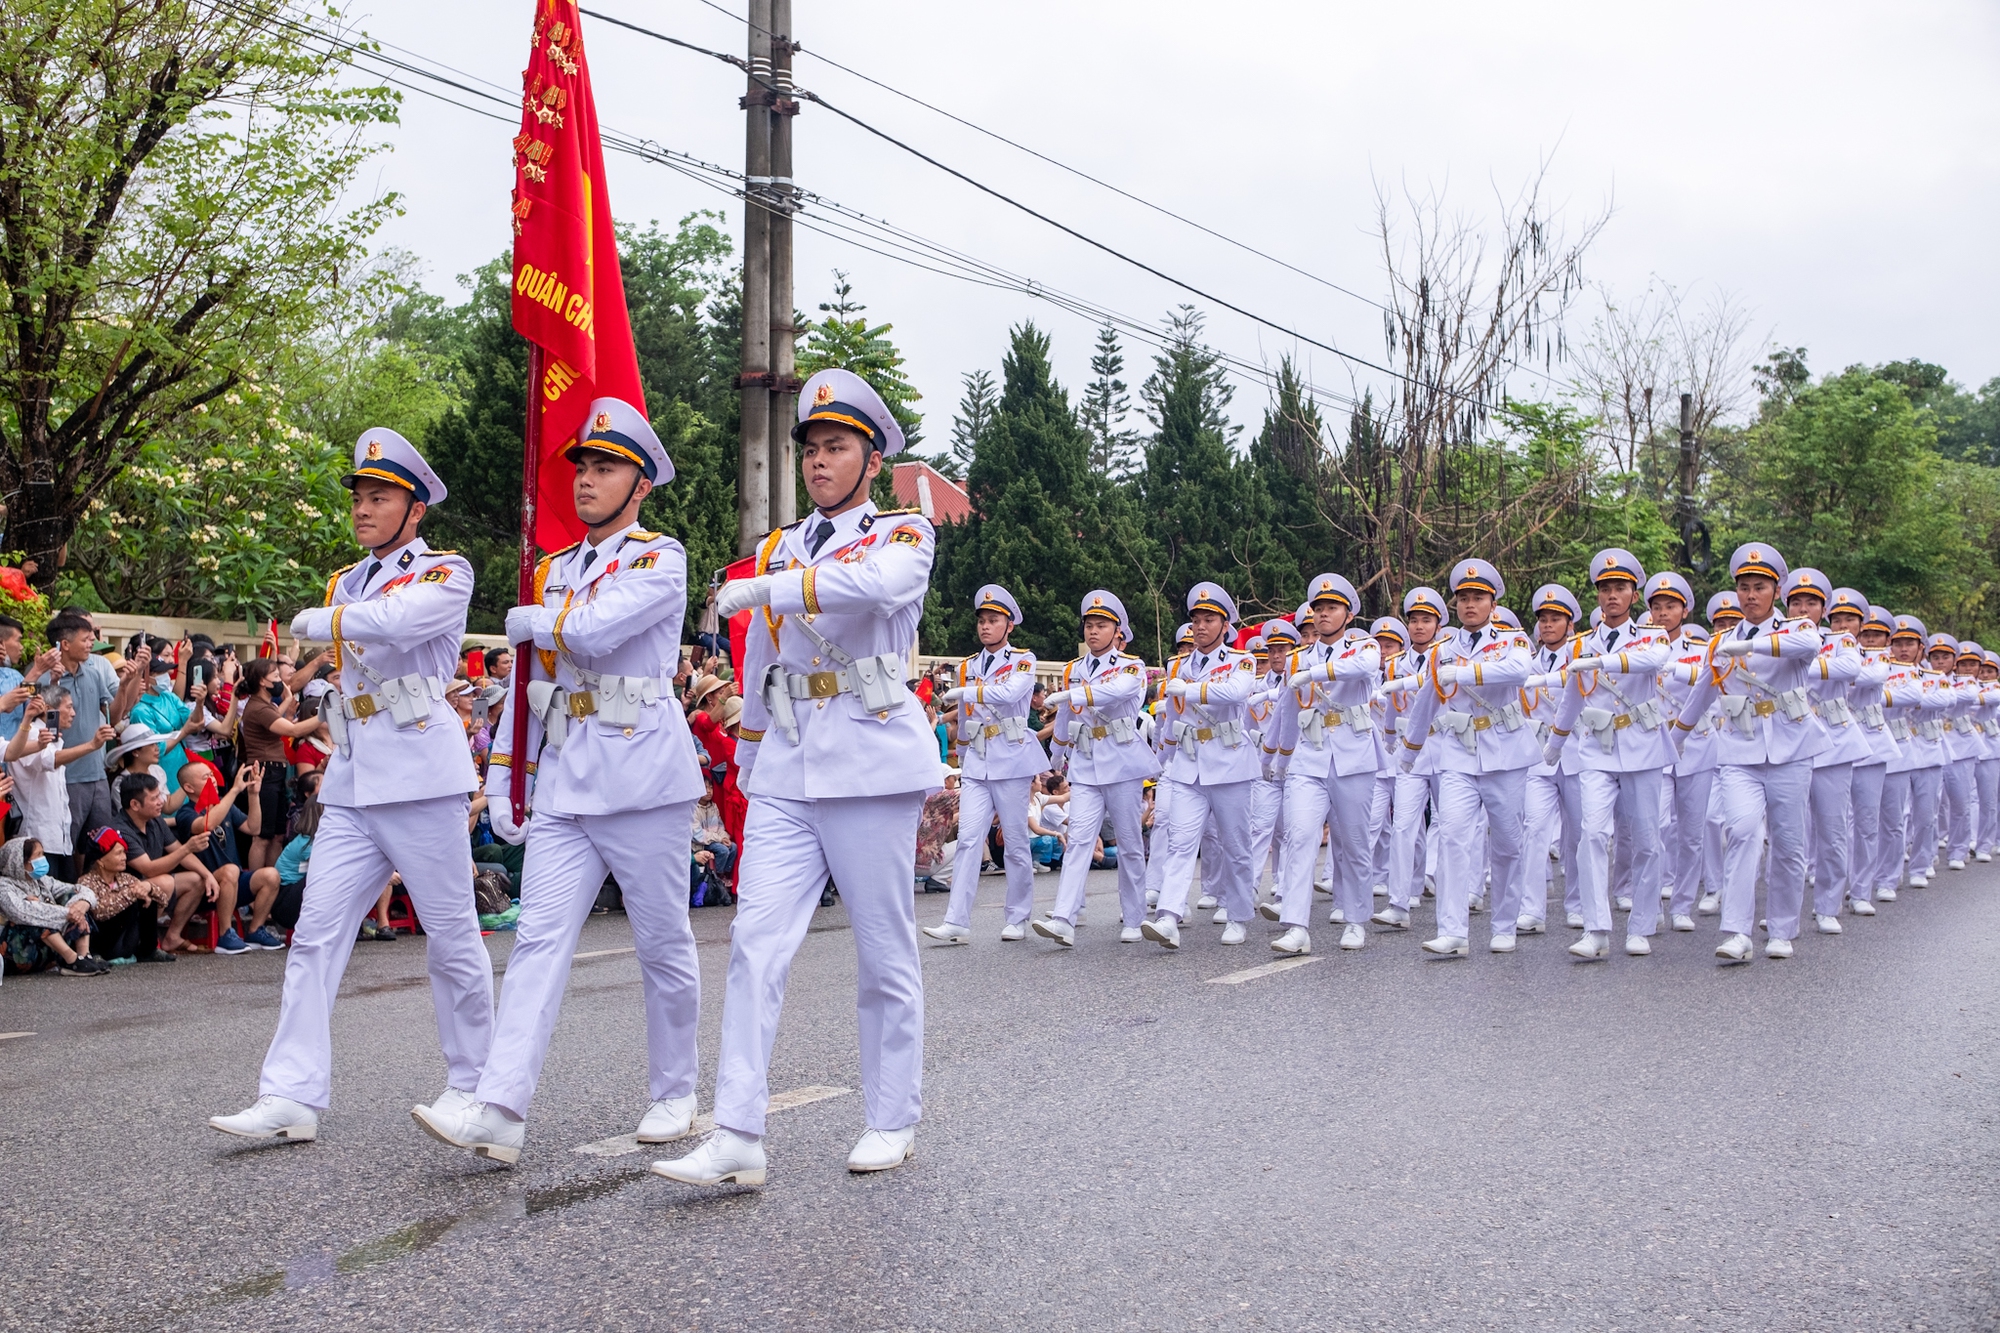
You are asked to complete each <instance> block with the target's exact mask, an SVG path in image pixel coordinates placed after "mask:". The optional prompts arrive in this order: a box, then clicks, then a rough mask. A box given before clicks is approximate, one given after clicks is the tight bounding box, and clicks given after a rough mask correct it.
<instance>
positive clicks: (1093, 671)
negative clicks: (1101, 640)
mask: <svg viewBox="0 0 2000 1333" xmlns="http://www.w3.org/2000/svg"><path fill="white" fill-rule="evenodd" d="M1086 674H1087V675H1092V676H1094V675H1096V674H1097V659H1096V658H1094V657H1093V658H1091V659H1090V670H1089V671H1088V672H1087V673H1086Z"/></svg>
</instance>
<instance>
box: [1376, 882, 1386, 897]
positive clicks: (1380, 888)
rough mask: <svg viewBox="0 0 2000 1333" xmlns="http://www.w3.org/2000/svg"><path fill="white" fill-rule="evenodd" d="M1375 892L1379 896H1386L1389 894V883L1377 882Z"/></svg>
mask: <svg viewBox="0 0 2000 1333" xmlns="http://www.w3.org/2000/svg"><path fill="white" fill-rule="evenodd" d="M1374 892H1375V896H1376V897H1377V898H1386V897H1388V896H1389V886H1388V885H1387V884H1377V885H1376V886H1375V890H1374Z"/></svg>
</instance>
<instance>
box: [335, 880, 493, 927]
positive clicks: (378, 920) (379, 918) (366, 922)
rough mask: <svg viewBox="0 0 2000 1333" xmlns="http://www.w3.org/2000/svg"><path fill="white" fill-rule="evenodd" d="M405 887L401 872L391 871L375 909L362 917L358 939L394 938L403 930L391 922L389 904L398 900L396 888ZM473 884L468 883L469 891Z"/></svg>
mask: <svg viewBox="0 0 2000 1333" xmlns="http://www.w3.org/2000/svg"><path fill="white" fill-rule="evenodd" d="M402 887H403V876H402V874H401V873H400V872H397V871H391V872H390V874H389V882H388V883H387V884H384V885H383V886H382V896H381V897H379V898H377V899H376V900H375V910H374V911H373V912H371V913H369V914H368V915H367V916H364V917H362V918H361V931H360V933H359V934H357V935H356V936H355V938H356V939H357V940H393V939H395V938H396V937H397V936H398V935H400V934H402V933H403V932H402V931H400V930H397V929H396V928H395V927H394V926H392V925H390V924H389V904H391V903H393V902H395V901H396V890H397V889H400V888H402ZM471 887H472V886H471V885H469V884H468V885H467V886H466V888H467V890H468V891H470V889H471Z"/></svg>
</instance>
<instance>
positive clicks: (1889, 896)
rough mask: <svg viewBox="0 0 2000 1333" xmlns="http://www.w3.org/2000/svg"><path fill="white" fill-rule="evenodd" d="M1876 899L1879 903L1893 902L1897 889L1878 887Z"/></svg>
mask: <svg viewBox="0 0 2000 1333" xmlns="http://www.w3.org/2000/svg"><path fill="white" fill-rule="evenodd" d="M1875 901H1876V902H1878V903H1893V902H1895V901H1896V891H1895V890H1894V889H1877V890H1875Z"/></svg>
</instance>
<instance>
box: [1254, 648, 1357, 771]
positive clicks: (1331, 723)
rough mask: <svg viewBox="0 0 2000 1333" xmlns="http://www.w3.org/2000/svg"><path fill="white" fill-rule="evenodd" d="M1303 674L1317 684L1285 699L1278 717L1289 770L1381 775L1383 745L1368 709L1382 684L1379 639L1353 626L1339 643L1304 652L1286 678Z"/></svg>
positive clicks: (1281, 749)
mask: <svg viewBox="0 0 2000 1333" xmlns="http://www.w3.org/2000/svg"><path fill="white" fill-rule="evenodd" d="M1302 671H1303V672H1309V673H1311V675H1312V676H1313V677H1314V679H1313V680H1310V681H1308V682H1307V683H1305V684H1303V685H1301V686H1299V687H1298V688H1297V689H1288V690H1287V694H1288V695H1289V696H1290V697H1284V696H1280V697H1279V699H1278V700H1277V715H1276V716H1275V717H1273V718H1272V723H1273V725H1274V726H1275V727H1276V730H1277V735H1278V745H1277V747H1276V748H1277V750H1278V751H1279V753H1280V754H1281V755H1282V756H1284V758H1283V760H1282V762H1283V763H1285V765H1286V766H1287V768H1288V771H1289V772H1292V773H1299V774H1303V775H1305V776H1307V777H1314V778H1326V777H1343V778H1348V777H1353V776H1355V775H1356V774H1358V773H1376V772H1380V771H1381V768H1382V748H1381V742H1380V740H1379V739H1378V737H1377V734H1376V728H1375V717H1374V714H1372V713H1371V712H1369V709H1368V699H1369V696H1370V695H1371V694H1372V693H1374V690H1375V687H1376V686H1377V685H1378V684H1380V683H1381V681H1382V650H1381V648H1380V647H1379V646H1378V645H1377V644H1376V642H1375V639H1374V636H1373V635H1371V634H1369V633H1368V632H1367V631H1366V630H1362V629H1355V628H1351V627H1350V628H1349V629H1348V631H1347V632H1346V633H1345V634H1343V635H1341V636H1340V637H1339V638H1337V639H1321V640H1320V641H1319V642H1318V643H1315V644H1313V645H1312V646H1311V647H1309V648H1300V649H1298V650H1297V651H1296V652H1294V653H1293V654H1292V660H1291V668H1290V670H1289V671H1288V672H1287V673H1286V675H1287V677H1290V676H1292V675H1296V674H1298V673H1299V672H1302ZM1266 743H1267V744H1268V741H1267V742H1266Z"/></svg>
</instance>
